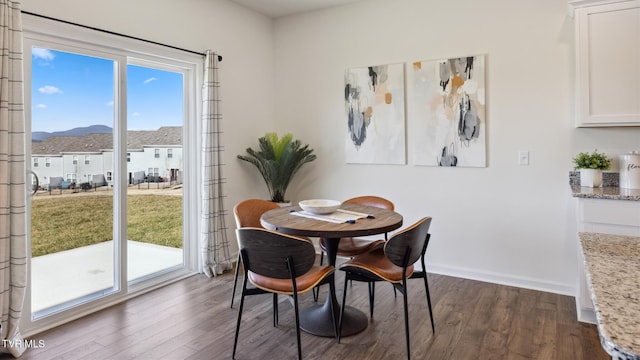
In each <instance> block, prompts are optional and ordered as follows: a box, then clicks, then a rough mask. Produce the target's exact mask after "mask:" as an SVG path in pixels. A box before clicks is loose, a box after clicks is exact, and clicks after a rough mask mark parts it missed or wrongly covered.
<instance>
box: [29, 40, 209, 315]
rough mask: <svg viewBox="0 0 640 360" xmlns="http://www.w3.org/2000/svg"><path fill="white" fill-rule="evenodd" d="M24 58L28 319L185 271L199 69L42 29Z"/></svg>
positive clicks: (80, 307) (191, 261)
mask: <svg viewBox="0 0 640 360" xmlns="http://www.w3.org/2000/svg"><path fill="white" fill-rule="evenodd" d="M24 53H25V54H24V55H25V80H26V81H25V83H26V86H25V90H26V91H27V95H26V96H25V98H26V103H27V105H28V107H27V111H26V115H27V116H26V117H27V123H28V125H27V127H28V130H30V131H29V134H30V135H31V138H30V139H27V140H28V142H29V140H30V144H31V146H30V148H29V149H28V153H29V154H28V155H29V156H30V158H31V161H30V162H29V163H30V169H29V171H30V173H31V174H32V187H31V189H30V190H31V191H30V193H29V195H28V196H29V197H30V199H31V202H30V205H31V206H30V208H29V214H30V217H29V218H30V231H29V230H28V238H29V244H30V247H31V256H30V258H29V261H30V262H29V266H30V272H29V273H30V282H29V287H28V291H27V294H28V295H30V296H28V304H27V306H26V308H27V309H30V312H31V317H30V322H31V323H34V322H38V321H44V322H47V321H49V322H60V321H61V320H60V319H64V318H65V317H69V316H71V317H73V316H77V315H78V314H81V313H86V312H87V311H89V312H90V311H91V309H92V308H93V309H95V308H98V307H100V306H104V305H105V304H109V303H113V302H117V301H120V299H123V298H126V297H129V296H131V295H132V294H135V293H139V292H142V291H145V290H146V289H149V288H152V287H155V286H158V285H161V284H163V283H166V282H168V281H173V280H174V279H177V278H180V277H183V276H186V275H188V274H192V273H194V270H195V266H196V265H195V258H196V257H195V246H194V245H193V244H191V243H189V242H187V241H185V239H195V238H196V237H195V236H189V233H190V231H189V229H190V228H196V226H193V225H194V221H193V218H195V217H194V216H193V214H195V213H196V204H197V203H196V201H190V200H188V198H187V197H186V196H185V193H189V191H191V193H192V194H193V193H194V192H193V191H194V190H193V189H194V187H195V186H194V185H193V184H194V183H196V180H195V179H196V178H197V175H196V171H195V169H196V167H195V166H194V164H195V163H196V159H195V158H196V156H195V154H197V152H196V151H194V150H195V148H194V147H195V146H197V141H195V140H194V139H196V138H197V137H196V136H195V134H196V133H197V131H196V129H197V123H196V121H195V118H196V117H195V113H196V108H197V106H196V105H195V104H196V101H195V100H196V96H195V87H194V84H195V83H196V80H195V78H196V76H195V69H196V68H197V66H195V65H194V64H192V63H184V62H179V61H176V60H170V59H168V58H166V57H157V56H152V55H150V54H143V53H133V52H131V51H125V50H122V49H121V48H120V47H116V48H114V47H108V46H106V47H105V46H104V45H97V44H93V45H89V44H87V43H86V42H78V41H76V40H75V39H68V38H64V37H62V38H60V37H53V36H51V35H50V33H49V32H46V34H45V33H44V32H42V33H40V32H29V31H26V35H25V51H24ZM189 138H191V139H192V140H194V141H192V142H191V144H192V145H194V147H192V148H184V144H185V143H186V142H185V139H189ZM29 150H30V151H29ZM190 214H191V215H190ZM189 225H191V226H189ZM51 319H54V320H51ZM63 321H64V320H63Z"/></svg>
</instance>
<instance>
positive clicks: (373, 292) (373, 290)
mask: <svg viewBox="0 0 640 360" xmlns="http://www.w3.org/2000/svg"><path fill="white" fill-rule="evenodd" d="M368 284H369V314H370V316H371V318H372V319H373V304H374V300H375V296H376V283H375V281H371V282H369V283H368ZM394 289H395V288H394Z"/></svg>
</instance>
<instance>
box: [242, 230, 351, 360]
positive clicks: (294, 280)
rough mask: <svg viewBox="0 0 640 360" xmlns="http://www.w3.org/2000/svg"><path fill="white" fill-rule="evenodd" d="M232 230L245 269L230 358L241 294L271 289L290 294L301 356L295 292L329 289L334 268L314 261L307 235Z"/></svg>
mask: <svg viewBox="0 0 640 360" xmlns="http://www.w3.org/2000/svg"><path fill="white" fill-rule="evenodd" d="M236 234H237V237H238V243H239V245H240V254H241V257H242V263H243V264H244V268H245V271H244V280H243V282H242V295H241V297H240V309H239V310H238V321H237V323H236V334H235V339H234V342H233V354H232V358H235V355H236V348H237V345H238V334H239V332H240V322H241V320H242V309H243V307H244V299H245V296H247V295H257V294H264V293H272V294H285V295H290V296H292V297H293V307H294V313H295V321H296V339H297V343H298V359H302V346H301V344H300V317H299V311H298V295H299V294H303V293H306V292H308V291H310V290H312V289H313V288H314V287H315V286H317V285H319V284H324V283H328V284H329V286H330V287H331V291H334V290H335V285H334V271H335V268H334V267H333V266H331V265H327V266H319V265H315V260H316V252H315V247H314V246H313V243H312V242H311V240H309V239H305V238H301V237H296V236H291V235H286V234H282V233H278V232H275V231H271V230H267V229H263V228H240V229H237V230H236ZM247 282H251V283H252V284H253V285H254V286H255V288H247ZM329 303H330V304H331V305H330V306H331V314H335V312H334V309H333V302H331V301H330V302H329ZM335 320H336V319H335V318H334V319H333V320H332V323H333V326H334V334H335V336H336V338H337V337H338V328H337V326H336V321H335ZM274 326H276V324H275V323H274Z"/></svg>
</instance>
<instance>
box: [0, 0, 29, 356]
mask: <svg viewBox="0 0 640 360" xmlns="http://www.w3.org/2000/svg"><path fill="white" fill-rule="evenodd" d="M0 51H1V53H0V311H1V313H2V318H1V321H0V326H1V327H2V331H1V335H0V338H1V339H2V344H0V349H2V350H3V351H5V352H9V353H11V354H12V355H13V356H16V357H18V356H20V355H22V353H23V352H24V350H25V342H24V341H23V339H22V336H21V335H20V331H19V329H18V325H19V323H20V317H21V316H22V307H23V304H24V291H25V287H26V283H27V262H26V259H27V241H26V236H25V231H26V215H25V208H26V188H25V179H26V167H25V136H24V131H25V118H24V104H23V97H24V94H23V77H22V16H21V13H20V3H19V2H17V1H11V0H0Z"/></svg>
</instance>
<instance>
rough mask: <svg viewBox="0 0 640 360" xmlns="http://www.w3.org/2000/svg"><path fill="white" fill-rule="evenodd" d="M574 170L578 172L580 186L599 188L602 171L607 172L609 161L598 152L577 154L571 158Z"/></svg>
mask: <svg viewBox="0 0 640 360" xmlns="http://www.w3.org/2000/svg"><path fill="white" fill-rule="evenodd" d="M573 163H574V165H575V167H574V168H573V169H574V170H579V171H580V186H587V187H600V186H602V171H603V170H609V167H610V166H611V160H610V159H609V158H608V157H607V156H606V155H605V154H603V153H599V152H598V150H597V149H596V150H594V151H593V153H591V154H589V153H586V152H582V153H579V154H578V155H577V156H576V157H574V158H573Z"/></svg>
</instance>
